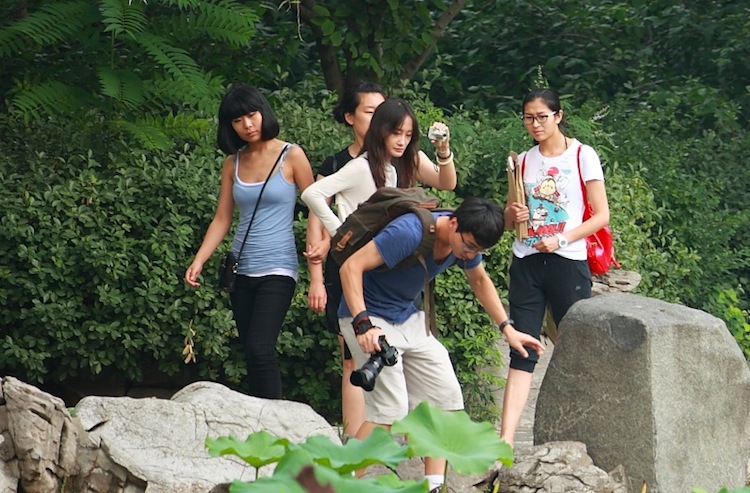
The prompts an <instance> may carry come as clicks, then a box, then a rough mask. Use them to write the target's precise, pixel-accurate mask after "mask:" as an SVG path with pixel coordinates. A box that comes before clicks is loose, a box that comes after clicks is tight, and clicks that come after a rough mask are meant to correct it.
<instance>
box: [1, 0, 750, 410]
mask: <svg viewBox="0 0 750 493" xmlns="http://www.w3.org/2000/svg"><path fill="white" fill-rule="evenodd" d="M304 3H305V4H309V3H310V2H304ZM343 3H346V2H343ZM343 3H342V2H338V1H333V0H331V1H323V0H321V1H319V2H318V5H319V7H320V9H319V11H318V12H319V16H318V17H317V20H316V21H312V20H311V21H310V22H317V23H318V24H317V25H319V27H320V28H321V29H322V32H325V33H327V34H325V36H327V38H325V39H324V41H325V40H328V41H327V42H330V43H334V42H336V33H345V34H346V35H347V36H349V37H350V39H348V40H342V41H341V43H342V44H341V45H339V48H337V51H336V53H337V55H336V56H339V57H344V58H343V59H342V60H343V63H342V61H340V62H339V64H340V65H341V66H342V67H344V69H346V68H347V64H346V60H345V58H346V56H347V55H346V53H347V52H349V53H350V55H351V54H352V53H354V51H352V50H353V49H354V48H352V47H355V46H356V50H357V53H356V56H354V55H352V56H353V58H352V60H351V64H350V66H349V67H350V68H351V67H358V66H360V65H362V64H365V65H367V64H369V65H370V66H371V68H372V64H371V62H369V61H368V60H372V59H376V60H378V61H379V62H380V63H383V64H386V65H385V66H381V67H380V68H381V70H382V73H381V72H377V71H374V68H373V75H374V76H382V77H383V82H384V83H386V85H387V86H388V87H389V90H390V91H391V92H392V93H393V94H398V95H402V96H404V97H406V99H408V100H409V101H411V102H412V103H413V104H414V106H415V107H416V108H417V110H418V114H419V118H420V123H421V124H422V127H423V130H426V125H427V124H428V123H429V122H430V121H431V120H433V119H436V118H442V119H444V120H446V121H447V123H448V124H449V125H450V127H451V131H452V135H453V136H454V139H453V141H452V148H453V150H454V153H455V155H456V162H457V163H458V170H459V171H458V172H459V186H458V189H457V190H456V193H455V194H454V193H445V192H441V193H440V195H441V197H442V198H443V200H444V201H445V203H446V205H454V204H456V203H458V201H460V200H461V197H465V196H469V195H483V196H491V197H495V198H496V199H497V200H498V201H500V202H502V201H503V200H504V197H505V192H506V178H505V169H504V162H505V156H506V154H507V152H508V151H509V150H511V149H512V150H516V151H520V150H523V149H525V148H527V147H529V146H530V145H531V141H530V139H529V137H528V136H527V135H526V134H525V132H524V130H523V128H522V126H521V125H520V122H519V121H518V119H517V114H518V110H519V109H520V108H519V104H520V99H521V97H522V96H523V94H524V93H525V92H526V91H527V89H528V88H529V87H531V86H532V85H533V84H534V82H533V81H534V79H536V78H537V70H538V67H537V66H538V65H541V66H542V67H543V70H542V71H543V73H544V76H545V77H546V78H547V79H548V80H549V81H550V84H551V85H552V86H553V87H557V88H561V89H562V90H563V92H564V93H567V94H572V95H573V96H568V97H566V99H565V100H564V105H565V107H566V115H567V120H568V130H567V132H568V134H569V135H572V136H575V137H577V138H579V139H580V140H582V141H583V142H586V143H588V144H591V145H593V146H594V147H595V148H596V149H597V151H598V152H599V153H600V155H601V156H602V158H603V161H604V162H605V164H606V166H605V176H606V180H607V191H608V195H609V200H610V207H611V211H612V218H611V223H612V229H613V231H614V234H615V241H616V248H617V256H618V259H619V260H620V262H621V263H622V264H623V268H625V269H628V270H633V271H637V272H639V273H640V274H642V276H643V281H642V283H641V286H640V288H639V292H640V293H642V294H645V295H647V296H653V297H656V298H659V299H664V300H667V301H673V302H679V303H683V304H686V305H689V306H692V307H696V308H700V309H703V310H705V311H707V312H709V313H712V314H714V315H716V316H718V317H721V318H722V319H723V320H725V321H726V322H727V325H728V327H729V329H730V330H731V331H732V333H733V334H734V336H735V337H736V339H737V341H738V342H739V344H740V347H741V348H742V349H743V351H744V352H745V355H746V356H747V357H748V358H750V301H749V300H748V295H747V292H748V289H749V288H748V284H749V283H750V192H749V191H748V189H747V187H746V186H745V184H746V183H750V171H749V170H750V168H748V167H746V166H744V164H743V159H744V156H746V155H748V153H750V136H748V133H747V121H748V120H747V116H746V115H747V110H746V107H747V106H748V102H749V101H750V98H749V96H750V91H748V89H747V87H745V84H746V81H747V79H748V73H747V70H748V65H747V64H746V63H744V61H745V60H746V59H747V55H748V50H750V32H749V31H750V25H749V24H748V21H747V19H748V18H750V15H749V14H750V13H749V12H748V7H745V6H742V4H741V3H740V4H738V3H736V2H728V1H727V2H722V1H716V2H708V3H705V2H704V3H698V2H682V3H681V4H679V5H675V4H674V2H666V1H657V2H636V3H632V2H629V3H625V2H617V1H606V2H599V3H597V5H588V4H585V3H581V2H574V3H572V4H567V3H566V4H564V5H563V4H554V3H550V4H544V5H540V6H538V8H536V7H531V6H529V5H528V4H525V3H521V2H510V3H508V2H496V1H493V2H471V1H467V2H466V3H465V7H464V9H463V10H462V11H461V13H460V14H459V15H458V16H457V17H455V19H453V20H452V21H451V22H450V25H449V26H447V28H446V31H445V36H446V38H444V39H443V40H442V41H439V42H437V45H436V50H437V51H436V54H435V56H433V57H432V58H430V59H429V60H427V61H425V62H424V65H422V66H421V70H420V71H419V72H418V73H417V74H416V75H415V77H414V79H412V80H411V81H404V82H400V83H398V82H396V81H395V79H396V78H397V77H396V76H395V74H398V73H401V69H402V68H403V67H400V64H403V63H407V62H404V60H406V59H407V58H409V57H411V56H414V55H415V54H417V53H421V52H422V51H423V50H424V49H425V48H428V47H429V45H430V42H428V40H427V38H428V37H429V35H430V33H433V31H432V26H430V27H429V28H428V27H425V28H424V29H425V31H421V30H420V25H423V24H424V23H426V22H428V21H431V20H434V19H435V18H436V17H439V16H440V13H441V12H443V10H442V9H447V8H449V4H450V5H454V4H456V3H457V2H453V3H449V2H439V1H435V2H433V4H434V6H435V10H434V11H432V12H425V11H423V10H415V11H414V12H413V15H410V16H408V17H404V18H403V19H402V20H403V25H401V24H399V25H395V24H394V25H393V26H392V30H393V32H388V33H386V32H385V31H384V32H382V33H381V32H380V31H377V30H374V31H372V32H370V31H367V32H365V31H362V32H360V33H359V35H360V37H357V36H356V35H355V34H356V33H354V32H353V30H352V28H350V27H349V26H353V25H356V20H357V19H356V18H357V15H359V14H360V13H359V12H354V11H349V10H346V9H342V8H340V7H341V5H342V4H343ZM295 4H296V2H275V3H274V2H265V3H254V2H250V3H243V2H235V1H232V0H212V1H210V2H200V1H197V0H153V1H149V2H143V1H132V2H131V1H128V0H122V1H120V0H101V1H98V2H93V3H92V2H80V1H74V0H71V1H65V0H60V1H50V0H27V1H25V0H11V1H10V2H6V3H4V4H3V6H2V7H0V14H3V15H0V98H2V99H0V104H1V105H2V113H1V114H0V128H2V132H0V183H1V184H2V187H1V188H0V205H2V209H3V215H2V218H0V225H2V228H0V256H1V258H2V263H0V280H2V282H1V283H0V303H1V304H2V306H3V310H2V311H1V312H0V374H2V373H6V372H7V373H11V374H16V375H18V376H19V377H21V378H24V379H27V380H29V381H33V382H53V381H59V380H64V379H68V378H82V379H88V378H93V379H99V380H102V381H121V382H131V383H138V382H148V381H150V380H151V379H153V378H155V377H156V376H157V375H161V376H166V378H168V379H171V381H172V382H173V383H174V384H175V385H180V384H182V383H185V382H187V381H191V380H194V379H196V378H210V379H215V380H218V381H221V382H224V383H228V384H230V385H233V386H238V385H239V383H238V382H240V380H241V377H242V376H243V375H244V373H245V369H244V365H243V363H242V358H241V355H240V353H239V351H238V348H237V346H236V345H235V338H234V334H235V329H234V326H233V322H232V320H231V314H230V312H229V310H228V300H227V299H226V297H225V296H224V295H222V294H221V293H218V292H216V291H214V290H213V289H212V288H211V284H212V280H213V276H214V275H215V271H214V269H215V267H216V266H215V265H212V266H210V267H209V268H208V269H207V270H206V272H205V277H204V283H205V285H204V287H202V288H201V289H199V290H197V291H192V290H188V289H187V288H185V287H184V285H183V283H182V281H181V278H182V274H183V272H184V269H185V268H186V266H187V265H188V263H189V261H190V258H191V257H192V255H193V254H194V252H195V250H196V248H197V247H198V245H199V244H200V241H201V238H202V236H203V233H204V232H205V229H206V227H207V225H208V222H209V221H210V219H211V217H212V214H213V210H214V207H215V200H216V193H217V190H218V180H219V177H218V173H219V168H220V162H221V156H219V155H218V153H217V152H216V150H215V145H214V142H213V135H214V132H215V121H214V113H215V111H216V107H217V106H218V100H219V97H220V95H221V92H222V91H223V88H224V85H225V83H226V82H228V81H231V80H242V81H245V82H250V83H253V84H255V85H259V86H262V88H263V89H264V90H266V92H267V93H269V94H270V95H271V99H272V104H273V106H274V108H276V109H277V111H278V116H279V118H280V120H281V127H282V137H283V138H285V139H287V140H290V141H293V142H298V143H300V144H301V145H303V146H304V148H305V150H306V152H307V154H308V156H309V157H310V161H311V162H312V163H313V165H314V166H316V165H317V164H318V163H320V162H321V161H322V159H323V157H324V156H325V155H327V154H329V153H331V152H333V151H335V150H338V149H339V148H340V147H341V146H342V145H344V143H346V142H347V139H348V138H349V134H348V133H347V130H346V129H345V128H344V127H343V126H341V125H338V124H335V123H334V122H333V120H332V119H331V117H330V110H331V107H332V105H333V103H334V101H335V94H333V93H332V92H331V90H330V89H329V88H330V87H331V86H330V84H329V83H328V82H329V81H328V80H327V79H325V78H324V75H323V74H322V73H320V72H318V71H317V70H316V68H315V66H316V62H317V60H316V58H315V57H316V55H314V51H313V49H318V48H319V47H317V46H313V45H314V43H316V42H317V40H318V39H319V38H318V37H316V36H313V35H311V34H310V31H309V29H312V28H310V27H309V26H310V24H307V23H305V22H301V21H300V22H299V23H298V19H297V18H296V12H297V10H296V8H295ZM367 4H368V5H370V4H372V2H367ZM404 8H407V6H406V3H405V2H399V1H397V0H393V1H389V2H388V9H390V10H389V11H388V16H386V15H383V19H387V18H390V17H389V16H391V15H394V12H399V11H400V10H403V9H404ZM239 13H241V14H242V15H239ZM372 15H375V14H372ZM326 16H333V17H336V22H335V23H334V24H336V29H334V30H330V26H328V24H326V20H325V19H326ZM508 19H511V21H508ZM339 26H347V27H346V28H344V27H339ZM405 31H408V32H405ZM414 33H418V34H419V36H418V39H419V40H420V41H419V43H416V44H414V46H412V47H406V46H404V45H403V43H401V42H400V41H398V40H402V39H405V38H408V37H410V36H413V34H414ZM622 33H624V34H622ZM318 34H319V33H318ZM385 34H388V36H385ZM342 35H343V34H342ZM381 35H383V36H385V37H382V38H381V37H379V36H381ZM376 38H377V39H376ZM313 40H315V41H313ZM368 40H370V41H372V42H370V41H368ZM345 41H346V42H345ZM308 43H309V44H308ZM347 43H348V44H347ZM391 43H396V45H395V46H397V47H399V49H397V50H394V51H392V52H383V53H381V52H379V51H378V49H379V48H378V47H381V48H383V47H390V44H391ZM685 46H695V47H696V48H695V49H691V50H685V49H684V47H685ZM368 47H369V48H368ZM365 49H372V50H373V51H372V52H368V53H369V57H368V56H365V54H363V53H360V51H362V50H365ZM399 57H400V58H399ZM321 63H322V62H321ZM360 68H361V67H360ZM352 70H354V69H352ZM430 100H432V102H438V103H439V105H438V106H435V105H433V103H432V102H430ZM423 144H426V142H424V143H423ZM304 216H305V210H304V208H303V207H300V210H299V220H298V221H297V223H296V225H295V227H296V228H297V231H296V232H297V238H298V239H299V245H300V246H301V245H303V244H304V243H303V241H304V240H303V231H304V226H305V220H304ZM510 242H511V235H506V237H505V238H504V239H503V240H502V242H501V244H500V245H498V246H497V247H495V248H494V249H493V250H492V251H491V252H490V255H489V256H488V258H487V268H488V271H489V273H490V276H491V277H492V278H493V279H494V280H495V281H496V283H497V285H498V288H499V290H500V292H501V294H502V295H503V298H505V297H506V296H505V295H506V294H507V293H506V291H505V290H506V285H505V272H506V270H507V262H508V258H509V255H510V253H509V252H510ZM301 264H302V265H304V263H303V262H301ZM306 287H307V273H306V272H305V269H304V268H302V269H301V270H300V283H299V287H298V291H297V293H296V295H295V297H294V300H293V304H292V307H291V309H290V311H289V314H288V317H287V324H286V326H287V331H285V332H284V333H283V334H282V336H281V338H280V341H279V349H280V351H281V353H282V357H281V361H282V364H283V368H282V372H283V375H284V383H285V395H286V397H288V398H292V399H297V400H302V401H305V402H309V403H311V404H312V405H313V406H314V407H315V408H316V409H318V410H320V411H321V412H322V413H323V414H325V415H326V416H329V417H334V418H335V416H336V414H337V412H338V408H339V406H338V402H337V401H336V398H335V397H333V398H332V396H338V394H339V392H338V384H339V382H338V375H337V372H338V365H339V364H338V363H337V358H338V356H332V354H333V353H335V352H336V349H335V348H336V346H337V343H336V341H335V339H334V338H333V337H332V336H331V335H329V334H328V333H327V332H326V330H325V329H324V328H323V322H322V319H321V317H320V316H318V315H316V314H313V313H312V312H311V311H310V310H309V309H308V308H307V306H306ZM437 296H438V304H439V306H440V310H439V314H440V316H439V323H440V328H441V332H442V334H443V338H444V339H443V340H444V342H445V344H446V346H448V347H449V349H450V350H451V352H452V355H453V357H454V362H455V364H456V367H457V371H458V374H459V378H460V380H461V382H462V383H463V385H464V389H465V394H466V399H467V406H468V409H469V411H470V413H471V414H472V416H474V417H479V418H481V419H484V418H488V417H490V416H492V415H493V414H494V413H496V411H497V409H496V408H495V407H494V406H495V403H493V402H492V400H491V395H492V392H491V391H492V390H493V389H494V388H495V387H496V386H497V385H499V384H500V382H498V381H497V379H496V378H495V377H493V374H492V371H491V369H492V368H493V367H495V366H496V365H497V364H498V362H499V358H500V357H501V356H500V355H498V354H497V352H496V351H495V350H494V349H493V348H494V345H493V344H492V342H493V341H494V339H495V337H497V334H496V331H495V330H494V328H493V327H492V324H491V323H490V321H489V318H488V317H487V316H486V314H484V313H483V312H482V310H481V309H480V308H479V307H478V306H477V303H476V301H475V300H474V298H473V296H472V295H471V293H470V291H469V289H468V286H467V285H466V282H465V280H464V278H463V275H462V274H461V273H460V272H458V271H456V272H453V271H450V272H449V273H448V274H446V275H444V276H442V277H441V278H440V279H439V282H438V285H437ZM185 336H191V337H192V339H193V342H194V347H195V350H196V354H197V357H198V360H197V363H195V364H190V365H185V364H183V362H182V356H181V351H182V348H183V345H184V338H185Z"/></svg>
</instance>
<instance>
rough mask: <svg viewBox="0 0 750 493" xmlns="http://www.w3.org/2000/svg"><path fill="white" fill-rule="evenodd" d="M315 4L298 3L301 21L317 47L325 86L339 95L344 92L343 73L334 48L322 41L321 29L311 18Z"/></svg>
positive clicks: (313, 15)
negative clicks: (308, 30) (310, 32)
mask: <svg viewBox="0 0 750 493" xmlns="http://www.w3.org/2000/svg"><path fill="white" fill-rule="evenodd" d="M316 5H317V3H316V1H315V0H301V1H300V3H299V8H300V17H301V18H302V22H304V23H305V24H306V25H307V26H308V27H309V28H310V30H311V31H312V33H313V37H314V38H315V47H316V48H317V49H318V58H319V59H320V68H321V70H322V71H323V79H324V80H325V83H326V87H327V88H328V89H330V90H333V91H336V92H337V93H338V94H339V95H341V94H343V93H344V85H345V84H344V75H343V73H342V72H341V65H340V64H339V59H338V57H337V56H336V50H335V49H334V47H333V46H331V45H329V44H325V43H323V31H321V29H320V27H318V25H316V24H315V23H314V22H313V19H314V18H315V17H317V16H318V14H317V13H315V10H313V9H314V8H315V6H316Z"/></svg>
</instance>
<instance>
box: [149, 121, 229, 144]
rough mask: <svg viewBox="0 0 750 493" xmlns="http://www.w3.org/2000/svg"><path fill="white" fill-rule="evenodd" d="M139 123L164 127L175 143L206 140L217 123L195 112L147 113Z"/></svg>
mask: <svg viewBox="0 0 750 493" xmlns="http://www.w3.org/2000/svg"><path fill="white" fill-rule="evenodd" d="M138 123H139V124H144V125H148V126H152V127H157V128H160V129H162V130H163V131H164V132H165V133H166V134H167V135H169V136H170V138H171V140H172V142H173V143H174V142H183V141H185V140H186V139H190V140H193V141H195V142H205V141H206V139H207V136H209V135H210V136H211V137H213V134H214V128H215V123H214V122H213V121H212V120H211V119H208V118H199V117H197V116H195V114H194V113H178V114H173V113H167V114H166V115H146V116H144V117H143V118H142V119H140V120H139V121H138ZM211 145H213V142H212V143H211Z"/></svg>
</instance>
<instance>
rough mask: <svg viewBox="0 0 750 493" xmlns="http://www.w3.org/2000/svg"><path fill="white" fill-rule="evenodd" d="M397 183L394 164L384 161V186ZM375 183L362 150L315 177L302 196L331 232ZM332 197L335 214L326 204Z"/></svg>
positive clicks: (332, 233)
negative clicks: (334, 169) (344, 162)
mask: <svg viewBox="0 0 750 493" xmlns="http://www.w3.org/2000/svg"><path fill="white" fill-rule="evenodd" d="M397 185H398V176H397V174H396V168H395V167H394V166H393V165H392V164H390V163H388V164H387V165H386V167H385V185H384V186H386V187H395V186H397ZM376 190H377V187H376V186H375V180H374V179H373V177H372V172H371V171H370V164H369V163H368V162H367V153H364V154H362V155H361V156H359V157H356V158H354V159H352V160H351V161H349V162H348V163H346V164H345V165H344V166H343V167H341V168H340V169H339V170H338V171H336V172H335V173H333V174H332V175H329V176H326V177H325V178H323V179H322V180H318V181H316V182H315V183H313V184H312V185H310V186H309V187H307V188H306V189H305V191H304V192H303V193H302V200H303V201H304V202H305V203H306V204H307V207H309V208H310V210H311V211H312V212H313V213H314V214H315V215H316V216H318V218H319V219H320V221H321V222H322V223H323V226H324V227H325V228H326V230H327V231H328V233H330V235H331V236H333V235H334V234H336V230H337V229H338V228H339V226H341V223H342V222H344V220H345V219H346V218H347V217H349V214H351V213H352V212H354V211H355V210H357V208H358V207H359V205H360V204H361V203H362V202H364V201H365V200H367V199H369V198H370V196H371V195H372V194H373V193H375V191H376ZM331 197H335V199H336V209H337V212H338V217H336V215H335V214H334V213H333V210H331V207H330V206H329V205H328V199H329V198H331Z"/></svg>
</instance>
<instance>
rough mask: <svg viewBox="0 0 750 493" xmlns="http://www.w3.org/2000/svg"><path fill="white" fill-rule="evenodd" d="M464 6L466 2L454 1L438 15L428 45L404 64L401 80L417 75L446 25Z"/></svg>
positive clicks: (464, 0)
mask: <svg viewBox="0 0 750 493" xmlns="http://www.w3.org/2000/svg"><path fill="white" fill-rule="evenodd" d="M465 4H466V0H454V2H453V3H452V4H451V5H450V7H448V8H447V9H446V10H445V12H443V13H442V14H441V15H440V17H439V18H438V20H437V22H436V23H435V29H433V30H432V32H431V33H430V40H431V41H430V43H429V44H428V45H427V46H425V49H424V50H422V53H420V54H419V55H417V56H415V57H414V58H412V59H411V60H409V63H407V64H406V66H405V67H404V71H403V72H402V73H401V78H402V79H411V78H412V77H414V74H416V73H417V70H419V68H420V67H421V66H422V64H423V63H424V62H425V60H427V57H428V56H430V53H432V50H433V49H434V48H435V45H436V44H437V42H438V40H439V39H440V38H442V37H443V34H445V30H446V29H447V28H448V24H450V23H451V21H452V20H453V19H454V18H455V17H456V16H457V15H458V13H459V12H460V11H461V9H462V8H463V6H464V5H465Z"/></svg>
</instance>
